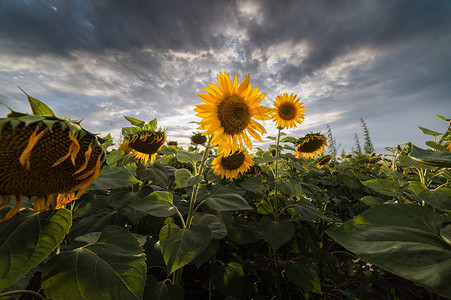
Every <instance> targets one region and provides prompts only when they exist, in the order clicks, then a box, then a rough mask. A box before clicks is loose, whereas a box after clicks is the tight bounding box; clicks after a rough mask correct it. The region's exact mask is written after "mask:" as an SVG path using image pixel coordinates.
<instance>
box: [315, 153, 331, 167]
mask: <svg viewBox="0 0 451 300" xmlns="http://www.w3.org/2000/svg"><path fill="white" fill-rule="evenodd" d="M332 158H333V156H332V155H330V154H329V155H325V156H323V157H321V158H320V159H319V160H318V162H317V163H316V166H317V167H318V168H322V167H324V166H325V165H326V164H327V163H328V162H330V160H331V159H332Z"/></svg>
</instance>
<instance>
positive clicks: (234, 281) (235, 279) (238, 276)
mask: <svg viewBox="0 0 451 300" xmlns="http://www.w3.org/2000/svg"><path fill="white" fill-rule="evenodd" d="M210 276H211V281H212V283H213V284H214V286H215V288H216V289H217V290H218V292H219V293H221V294H222V295H223V296H224V297H230V296H231V297H235V298H236V299H241V294H242V293H243V279H244V270H243V266H242V265H241V264H240V263H239V262H236V261H229V262H228V263H226V264H222V265H218V264H215V265H212V266H211V267H210Z"/></svg>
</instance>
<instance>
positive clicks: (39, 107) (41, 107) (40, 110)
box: [19, 87, 56, 117]
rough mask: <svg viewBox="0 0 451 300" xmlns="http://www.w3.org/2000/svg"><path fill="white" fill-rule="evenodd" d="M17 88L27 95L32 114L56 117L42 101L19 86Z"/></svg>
mask: <svg viewBox="0 0 451 300" xmlns="http://www.w3.org/2000/svg"><path fill="white" fill-rule="evenodd" d="M19 89H20V90H21V91H22V92H23V93H24V94H25V95H26V96H27V99H28V103H30V107H31V111H32V112H33V114H34V115H36V116H51V117H56V115H55V113H54V112H53V110H51V109H50V107H48V106H47V105H45V104H44V103H43V102H42V101H40V100H38V99H36V98H33V97H31V96H30V95H28V94H27V93H26V92H25V91H24V90H22V89H21V88H20V87H19Z"/></svg>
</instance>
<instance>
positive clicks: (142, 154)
mask: <svg viewBox="0 0 451 300" xmlns="http://www.w3.org/2000/svg"><path fill="white" fill-rule="evenodd" d="M125 118H126V119H127V120H129V121H130V123H131V124H132V125H134V126H132V127H125V128H122V136H123V137H124V141H123V142H122V145H121V146H120V147H119V150H124V151H125V152H126V153H129V152H131V156H133V157H135V158H136V159H138V160H139V161H142V162H143V163H147V161H148V160H149V158H150V163H151V164H152V163H153V162H154V161H155V159H156V158H157V153H158V151H159V150H160V149H161V147H163V145H164V143H165V142H166V134H165V132H164V130H162V129H158V128H157V119H153V120H152V121H150V122H149V123H147V124H145V123H144V122H143V121H141V120H138V119H134V118H130V117H125Z"/></svg>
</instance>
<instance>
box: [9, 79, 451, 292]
mask: <svg viewBox="0 0 451 300" xmlns="http://www.w3.org/2000/svg"><path fill="white" fill-rule="evenodd" d="M205 92H206V93H202V94H199V97H200V103H201V104H198V105H197V106H196V108H195V114H196V116H197V117H198V118H199V122H198V125H199V128H198V130H199V131H198V132H194V133H193V135H192V137H191V146H190V147H189V149H183V148H182V147H179V146H178V145H177V142H175V141H172V142H168V136H167V135H166V132H165V129H162V128H160V127H158V124H157V119H153V120H150V121H148V122H147V121H142V120H138V119H135V118H131V117H125V118H126V119H127V120H128V121H129V122H130V126H129V127H124V128H122V142H121V144H120V145H114V144H113V142H112V139H111V137H110V135H108V136H106V137H103V138H101V137H99V136H97V135H95V134H93V133H91V132H89V131H87V130H86V129H84V128H83V127H82V126H81V123H80V121H77V120H70V119H67V118H60V117H58V116H56V115H55V113H54V112H53V111H52V110H51V109H50V108H49V107H48V106H46V105H45V104H44V103H43V102H41V101H39V100H37V99H35V98H33V97H31V96H29V95H26V96H27V99H28V101H29V103H30V107H31V110H32V114H25V113H20V112H16V111H13V110H11V113H10V114H8V115H7V116H6V117H5V118H0V299H55V300H57V299H62V300H71V299H74V300H76V299H120V300H126V299H170V300H178V299H228V300H232V299H447V298H451V285H450V282H451V119H447V118H445V117H443V116H438V117H439V118H440V119H442V120H443V121H444V123H443V124H444V130H443V131H444V132H441V133H440V132H436V131H432V130H429V129H426V128H423V127H420V129H421V131H422V132H423V133H424V134H426V135H429V136H430V137H431V141H429V142H427V143H426V144H427V146H428V149H423V148H421V147H418V146H416V145H412V144H410V143H407V144H404V145H397V146H395V147H393V148H386V149H387V150H388V151H389V152H390V153H391V154H390V155H381V154H376V153H366V154H362V153H357V152H353V153H350V154H344V155H341V156H338V155H336V154H335V155H333V154H331V152H330V151H328V142H330V141H328V139H327V138H326V136H325V135H323V134H322V133H320V132H309V133H307V134H305V135H304V136H303V137H292V136H288V135H287V134H286V133H285V132H284V130H285V131H287V129H290V128H296V127H298V126H300V127H301V128H302V123H303V121H304V118H305V116H306V114H307V112H308V110H307V108H306V107H305V106H304V103H302V102H301V101H300V98H298V96H297V95H295V94H288V93H286V94H282V95H279V96H277V97H276V99H275V100H274V101H273V106H272V107H266V106H263V105H261V101H262V100H263V99H264V97H265V94H263V93H260V91H259V88H254V87H253V86H252V83H251V82H250V76H249V75H247V76H246V77H245V78H244V79H243V80H242V81H241V82H240V81H239V80H238V76H237V75H235V78H234V79H233V80H232V79H231V78H230V77H229V75H228V74H227V73H225V72H224V73H220V74H218V82H217V84H211V83H208V87H207V88H205ZM261 120H272V121H273V124H274V127H275V128H277V136H269V135H267V132H266V129H265V128H264V126H262V125H261V124H260V123H259V121H261ZM251 138H252V140H251ZM264 140H265V141H271V145H270V146H269V148H268V149H266V150H263V149H261V148H260V147H259V143H261V142H263V141H264Z"/></svg>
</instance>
